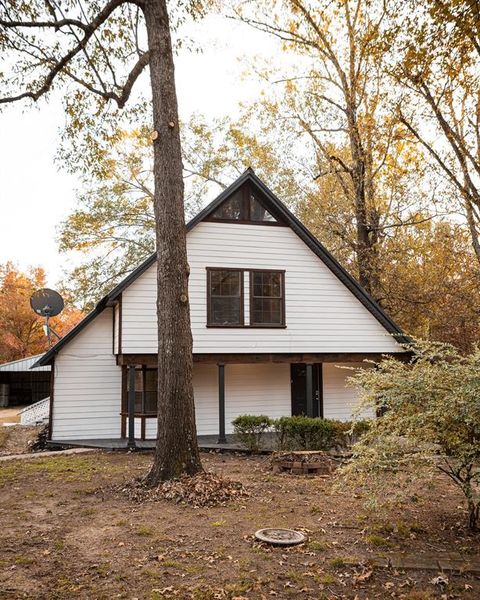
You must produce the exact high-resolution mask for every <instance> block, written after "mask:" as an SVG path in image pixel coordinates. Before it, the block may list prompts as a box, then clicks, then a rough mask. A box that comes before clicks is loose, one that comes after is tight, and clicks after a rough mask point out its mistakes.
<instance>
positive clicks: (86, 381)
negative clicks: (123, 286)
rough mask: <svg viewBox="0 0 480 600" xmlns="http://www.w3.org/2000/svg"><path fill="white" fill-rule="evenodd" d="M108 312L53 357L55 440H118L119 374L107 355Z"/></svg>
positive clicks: (109, 339) (109, 351)
mask: <svg viewBox="0 0 480 600" xmlns="http://www.w3.org/2000/svg"><path fill="white" fill-rule="evenodd" d="M112 318H113V315H112V309H111V308H107V309H105V310H104V311H103V312H102V313H101V314H100V315H99V316H98V317H96V319H94V320H93V321H92V322H91V323H89V324H88V325H87V326H86V327H85V329H83V330H82V331H81V332H80V333H79V334H78V335H77V336H76V337H75V338H74V339H73V340H72V341H71V342H70V343H69V344H68V345H67V346H66V347H65V348H64V349H63V350H61V351H60V352H59V353H58V355H57V357H56V358H55V379H54V396H53V434H52V439H53V440H54V441H55V440H75V439H95V438H119V437H120V426H121V423H120V410H121V369H120V367H119V366H117V365H116V364H115V357H114V356H113V354H112V331H113V328H112Z"/></svg>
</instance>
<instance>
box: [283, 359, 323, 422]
mask: <svg viewBox="0 0 480 600" xmlns="http://www.w3.org/2000/svg"><path fill="white" fill-rule="evenodd" d="M290 368H291V371H290V373H291V384H292V415H306V414H307V365H305V364H292V365H290ZM312 382H313V386H312V388H313V415H312V416H313V417H322V416H323V402H322V365H321V363H316V364H314V365H312Z"/></svg>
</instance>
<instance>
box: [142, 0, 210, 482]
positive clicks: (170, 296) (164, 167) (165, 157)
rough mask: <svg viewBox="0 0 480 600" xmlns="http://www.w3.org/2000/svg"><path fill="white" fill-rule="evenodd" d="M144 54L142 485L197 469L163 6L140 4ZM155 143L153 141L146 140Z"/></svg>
mask: <svg viewBox="0 0 480 600" xmlns="http://www.w3.org/2000/svg"><path fill="white" fill-rule="evenodd" d="M143 7H144V8H143V10H144V14H145V22H146V27H147V35H148V46H149V50H150V79H151V85H152V102H153V125H154V130H155V131H156V132H157V137H156V139H155V140H154V144H153V149H154V181H155V197H154V208H155V222H156V241H157V286H158V291H157V294H158V299H157V317H158V434H157V445H156V450H155V458H154V462H153V466H152V468H151V470H150V473H149V474H148V476H147V478H146V482H147V483H148V484H149V485H156V484H158V483H159V482H160V481H163V480H166V479H171V478H174V477H178V476H179V475H182V474H184V473H186V474H189V475H192V474H194V473H197V472H198V471H200V470H201V469H202V466H201V462H200V455H199V451H198V443H197V432H196V427H195V406H194V402H193V383H192V372H193V358H192V333H191V328H190V307H189V300H188V274H189V266H188V262H187V246H186V229H185V216H184V188H183V177H182V156H181V146H180V135H179V126H178V106H177V96H176V91H175V78H174V65H173V55H172V43H171V38H170V26H169V19H168V12H167V7H166V2H165V0H145V3H144V5H143ZM153 137H155V136H153Z"/></svg>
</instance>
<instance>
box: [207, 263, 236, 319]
mask: <svg viewBox="0 0 480 600" xmlns="http://www.w3.org/2000/svg"><path fill="white" fill-rule="evenodd" d="M207 285H208V288H207V289H208V294H207V295H208V299H207V303H208V306H207V324H208V325H210V326H213V327H243V325H244V322H243V302H244V299H243V270H235V269H208V271H207Z"/></svg>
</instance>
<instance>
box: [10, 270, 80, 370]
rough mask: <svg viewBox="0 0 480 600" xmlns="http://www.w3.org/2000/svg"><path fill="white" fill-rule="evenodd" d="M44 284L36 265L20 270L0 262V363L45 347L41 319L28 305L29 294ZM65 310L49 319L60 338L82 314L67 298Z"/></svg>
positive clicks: (36, 351)
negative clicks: (24, 270) (23, 270)
mask: <svg viewBox="0 0 480 600" xmlns="http://www.w3.org/2000/svg"><path fill="white" fill-rule="evenodd" d="M43 287H45V272H44V271H43V269H41V268H40V267H36V268H31V269H30V270H29V271H28V272H26V273H25V272H22V271H19V270H18V269H16V268H15V266H14V265H13V264H12V263H6V264H4V265H0V362H8V361H11V360H17V359H19V358H25V357H26V356H33V355H34V354H40V353H42V352H45V351H46V350H47V349H48V340H47V336H46V335H45V332H44V330H43V325H44V320H43V319H42V318H40V317H39V316H38V315H36V314H35V313H34V312H33V310H32V308H31V306H30V297H31V295H32V294H33V292H35V291H36V290H38V289H40V288H43ZM66 300H67V301H66V304H65V309H64V310H63V312H62V313H60V315H58V316H57V317H53V318H52V319H51V320H50V322H51V325H52V327H53V329H54V330H55V331H56V332H57V333H58V335H60V336H61V337H63V336H64V335H65V334H66V333H68V332H69V331H70V329H72V328H73V327H74V326H75V325H76V324H77V323H78V322H79V321H80V319H81V318H82V317H83V313H82V312H81V311H79V310H78V309H76V308H75V307H74V306H72V304H71V303H70V302H68V298H67V299H66Z"/></svg>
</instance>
